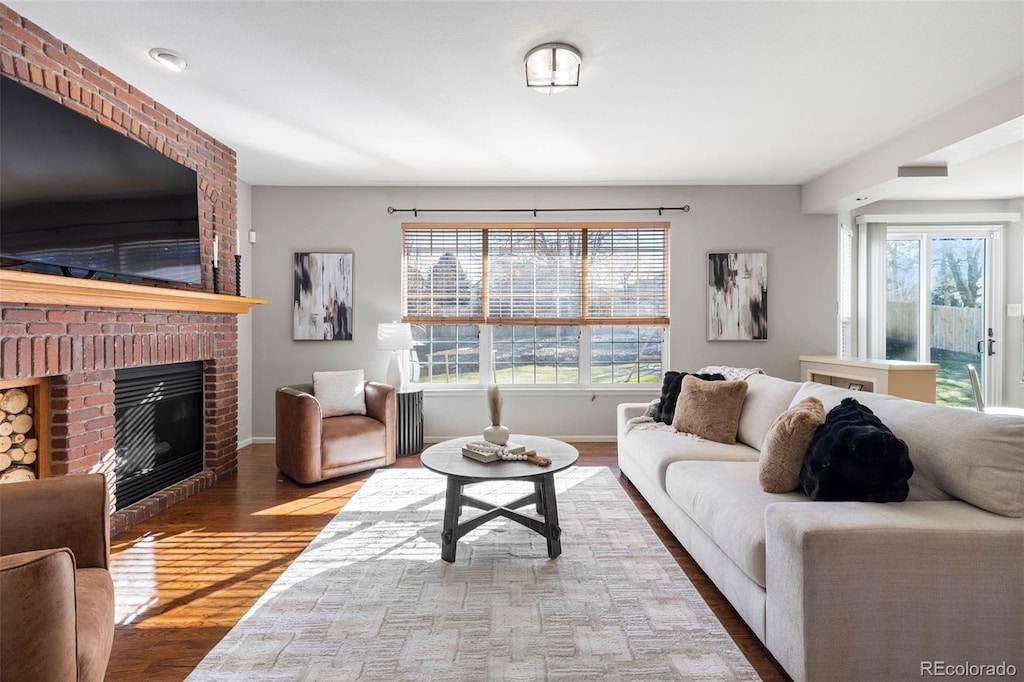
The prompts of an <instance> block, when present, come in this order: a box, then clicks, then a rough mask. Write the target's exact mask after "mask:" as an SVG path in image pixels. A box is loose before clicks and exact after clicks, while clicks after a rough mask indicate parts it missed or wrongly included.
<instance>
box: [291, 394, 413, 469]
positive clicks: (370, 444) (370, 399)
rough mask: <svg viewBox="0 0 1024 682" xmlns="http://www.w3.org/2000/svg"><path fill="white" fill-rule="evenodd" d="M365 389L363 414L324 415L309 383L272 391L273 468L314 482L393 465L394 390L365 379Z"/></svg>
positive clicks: (394, 430) (394, 433) (395, 405)
mask: <svg viewBox="0 0 1024 682" xmlns="http://www.w3.org/2000/svg"><path fill="white" fill-rule="evenodd" d="M365 392H366V415H356V414H350V415H345V416H344V417H326V418H325V417H323V416H322V415H321V412H320V403H319V402H317V399H316V396H314V395H313V385H312V384H298V385H295V386H284V387H282V388H279V389H277V392H276V397H275V399H276V411H277V414H276V420H277V446H276V455H277V468H278V469H280V470H281V471H283V472H284V473H285V474H287V475H288V476H289V477H290V478H292V479H293V480H295V481H297V482H298V483H316V482H318V481H323V480H326V479H328V478H334V477H336V476H345V475H347V474H354V473H356V472H358V471H365V470H367V469H375V468H377V467H383V466H389V465H391V464H394V463H395V445H396V441H395V439H396V433H397V431H396V428H397V414H398V413H397V409H398V408H397V400H396V398H395V388H394V386H389V385H387V384H380V383H377V382H374V381H368V382H366V384H365Z"/></svg>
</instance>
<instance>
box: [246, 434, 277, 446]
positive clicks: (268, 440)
mask: <svg viewBox="0 0 1024 682" xmlns="http://www.w3.org/2000/svg"><path fill="white" fill-rule="evenodd" d="M249 441H250V442H251V443H253V444H260V445H265V444H270V445H272V444H274V443H276V442H277V439H276V438H274V437H273V436H253V437H252V438H250V439H249Z"/></svg>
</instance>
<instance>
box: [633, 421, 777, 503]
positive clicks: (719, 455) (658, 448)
mask: <svg viewBox="0 0 1024 682" xmlns="http://www.w3.org/2000/svg"><path fill="white" fill-rule="evenodd" d="M618 450H619V460H621V461H625V462H626V463H627V464H626V467H627V468H630V469H632V470H634V471H642V472H645V473H646V474H647V475H648V476H649V477H650V479H651V480H652V481H654V482H656V483H657V484H658V486H659V487H662V488H663V487H665V470H666V469H667V468H668V466H669V465H670V464H672V463H673V462H681V461H705V460H709V461H716V462H717V461H723V462H756V461H757V450H754V449H752V448H748V447H747V446H746V445H725V444H723V443H716V442H714V441H710V440H702V439H699V438H692V437H689V436H686V435H684V434H681V433H677V432H675V431H670V430H668V427H665V430H646V429H643V428H640V427H637V428H633V429H631V430H630V431H629V432H628V433H626V434H625V435H624V436H623V437H622V439H621V440H620V441H619V448H618Z"/></svg>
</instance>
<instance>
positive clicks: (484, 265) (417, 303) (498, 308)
mask: <svg viewBox="0 0 1024 682" xmlns="http://www.w3.org/2000/svg"><path fill="white" fill-rule="evenodd" d="M402 232H403V248H402V255H403V268H402V276H403V298H404V300H403V302H402V314H403V319H404V320H405V321H406V322H414V323H418V324H460V323H477V324H489V325H503V324H511V325H524V324H527V325H529V324H540V325H553V324H563V325H582V326H597V325H623V324H629V325H648V326H665V325H668V323H669V316H668V305H669V301H668V224H667V223H643V224H608V223H598V224H594V225H579V224H571V225H557V224H543V225H534V224H516V225H426V224H407V225H403V229H402Z"/></svg>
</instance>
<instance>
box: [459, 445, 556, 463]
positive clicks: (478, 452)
mask: <svg viewBox="0 0 1024 682" xmlns="http://www.w3.org/2000/svg"><path fill="white" fill-rule="evenodd" d="M462 455H463V456H464V457H469V458H470V459H475V460H476V461H478V462H484V463H485V464H487V463H489V462H497V461H502V462H529V463H530V464H536V465H537V466H542V467H546V466H550V465H551V459H550V458H548V457H541V456H540V455H538V454H537V451H536V450H527V449H526V446H525V445H519V444H518V443H506V444H505V445H495V444H494V443H488V442H487V441H474V442H471V443H466V444H465V445H463V446H462Z"/></svg>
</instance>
